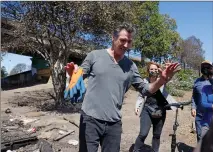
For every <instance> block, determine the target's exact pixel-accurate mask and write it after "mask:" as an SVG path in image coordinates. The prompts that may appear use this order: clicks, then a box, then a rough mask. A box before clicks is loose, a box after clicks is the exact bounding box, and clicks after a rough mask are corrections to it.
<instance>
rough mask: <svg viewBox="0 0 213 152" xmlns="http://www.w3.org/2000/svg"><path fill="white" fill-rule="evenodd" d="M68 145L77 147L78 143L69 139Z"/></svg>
mask: <svg viewBox="0 0 213 152" xmlns="http://www.w3.org/2000/svg"><path fill="white" fill-rule="evenodd" d="M68 144H70V145H73V146H76V145H78V141H77V140H73V139H71V140H69V141H68Z"/></svg>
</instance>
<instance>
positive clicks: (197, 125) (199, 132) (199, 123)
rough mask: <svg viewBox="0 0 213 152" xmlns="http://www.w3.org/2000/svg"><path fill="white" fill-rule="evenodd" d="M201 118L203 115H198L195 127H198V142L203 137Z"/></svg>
mask: <svg viewBox="0 0 213 152" xmlns="http://www.w3.org/2000/svg"><path fill="white" fill-rule="evenodd" d="M201 120H202V116H200V115H196V117H195V127H196V133H197V142H199V141H200V138H201Z"/></svg>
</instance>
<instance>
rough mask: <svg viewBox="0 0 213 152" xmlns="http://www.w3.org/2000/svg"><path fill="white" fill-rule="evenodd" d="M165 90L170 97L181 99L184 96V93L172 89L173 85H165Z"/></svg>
mask: <svg viewBox="0 0 213 152" xmlns="http://www.w3.org/2000/svg"><path fill="white" fill-rule="evenodd" d="M166 90H167V91H168V93H169V94H170V95H172V96H177V97H183V96H184V92H183V91H181V90H177V89H176V88H175V87H174V85H172V84H171V83H170V84H167V85H166Z"/></svg>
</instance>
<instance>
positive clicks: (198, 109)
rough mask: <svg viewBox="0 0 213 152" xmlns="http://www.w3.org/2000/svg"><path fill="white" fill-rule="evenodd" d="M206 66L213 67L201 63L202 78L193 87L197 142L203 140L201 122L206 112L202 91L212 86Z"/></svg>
mask: <svg viewBox="0 0 213 152" xmlns="http://www.w3.org/2000/svg"><path fill="white" fill-rule="evenodd" d="M206 66H208V67H209V66H211V63H210V62H209V61H203V62H202V63H201V73H202V76H201V77H200V78H197V79H196V80H195V82H194V85H193V92H192V105H191V108H192V110H191V115H192V116H193V117H195V127H196V133H197V142H199V141H200V139H201V128H202V127H201V121H202V119H203V113H204V110H203V108H202V104H201V103H202V97H201V94H202V89H203V87H204V86H206V85H210V82H209V78H208V74H207V73H206V70H205V68H206Z"/></svg>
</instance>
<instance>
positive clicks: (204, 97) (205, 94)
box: [201, 87, 213, 111]
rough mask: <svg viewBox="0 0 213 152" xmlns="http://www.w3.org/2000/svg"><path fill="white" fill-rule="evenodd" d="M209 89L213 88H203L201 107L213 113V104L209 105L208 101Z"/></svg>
mask: <svg viewBox="0 0 213 152" xmlns="http://www.w3.org/2000/svg"><path fill="white" fill-rule="evenodd" d="M209 88H211V87H203V89H202V102H201V106H202V107H203V108H205V109H208V110H211V111H213V108H212V103H208V101H207V92H208V89H209Z"/></svg>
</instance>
